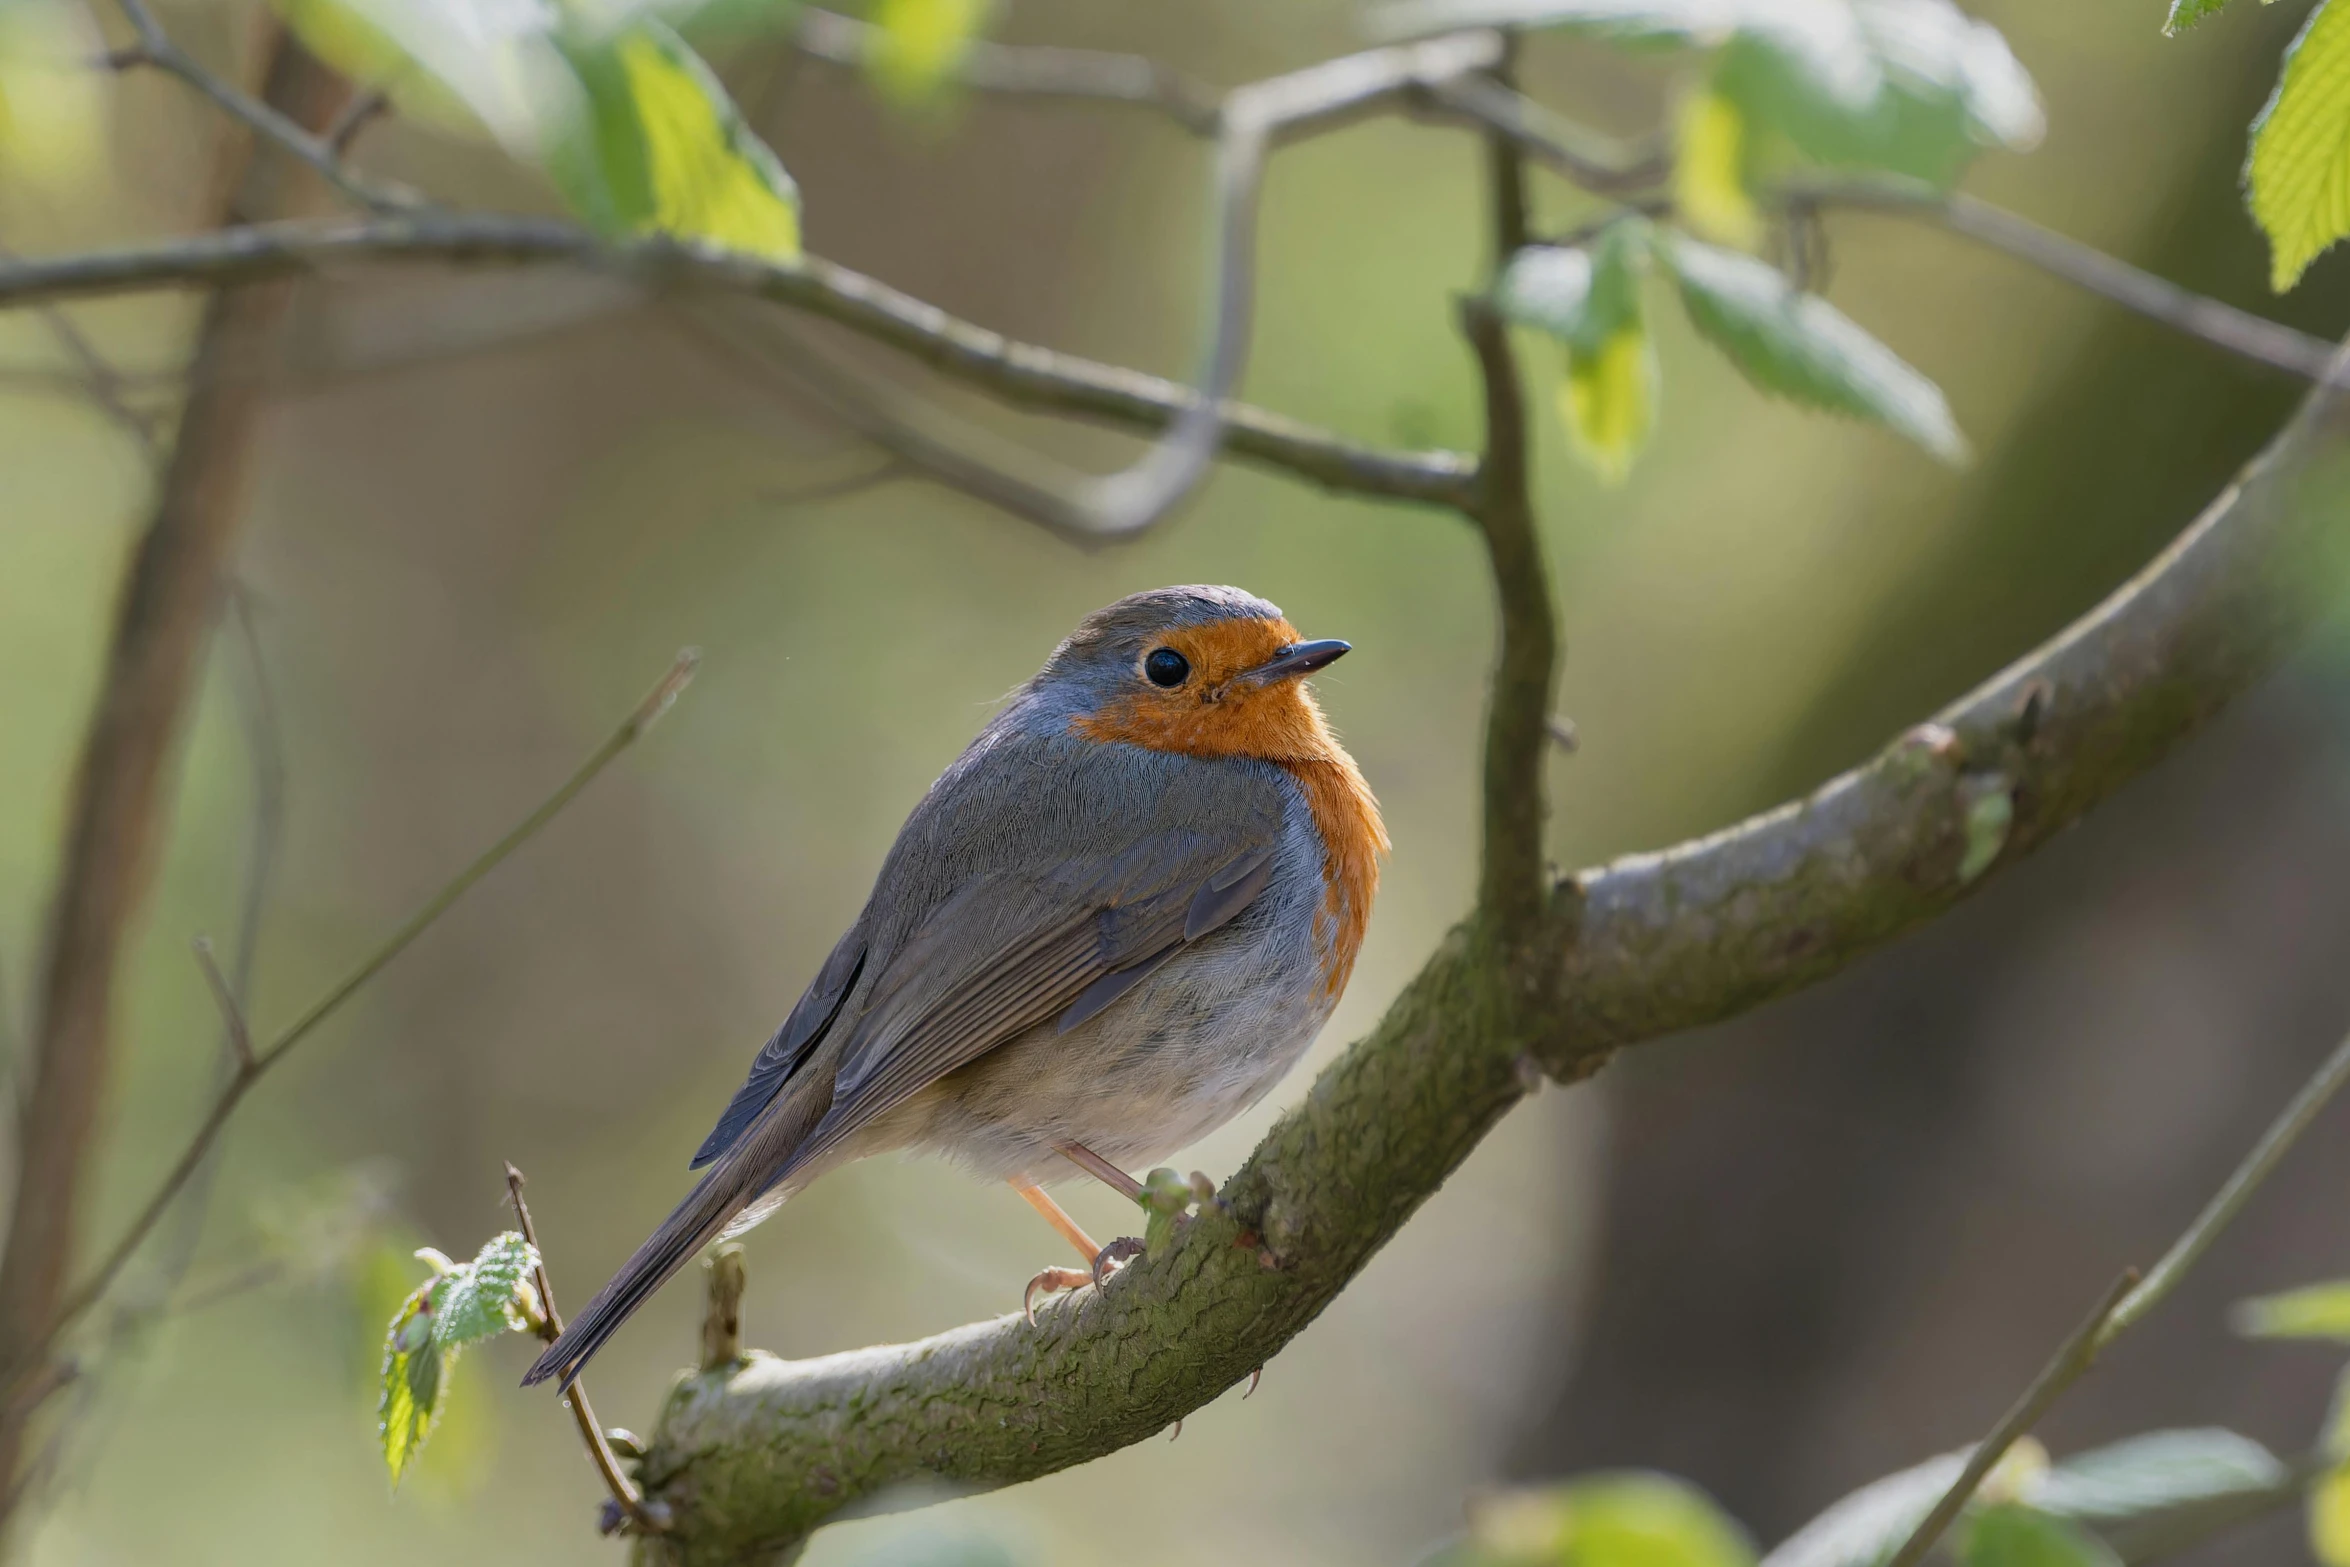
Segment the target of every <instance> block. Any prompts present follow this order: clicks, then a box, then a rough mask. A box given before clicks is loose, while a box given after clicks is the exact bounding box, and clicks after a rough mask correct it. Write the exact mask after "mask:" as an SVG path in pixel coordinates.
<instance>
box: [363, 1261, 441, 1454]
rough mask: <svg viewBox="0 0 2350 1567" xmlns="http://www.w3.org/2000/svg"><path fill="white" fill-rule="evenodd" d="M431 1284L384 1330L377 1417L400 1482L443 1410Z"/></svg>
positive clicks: (404, 1304) (378, 1431) (379, 1432)
mask: <svg viewBox="0 0 2350 1567" xmlns="http://www.w3.org/2000/svg"><path fill="white" fill-rule="evenodd" d="M431 1289H432V1285H431V1284H429V1283H428V1284H426V1285H425V1286H424V1287H423V1288H421V1289H419V1290H417V1291H416V1292H415V1293H414V1294H412V1295H410V1296H409V1297H408V1298H407V1300H405V1301H404V1302H402V1303H401V1307H400V1310H399V1313H398V1314H397V1315H395V1316H394V1317H393V1318H392V1321H391V1326H390V1327H389V1328H388V1329H386V1330H385V1333H384V1356H383V1370H382V1372H381V1374H380V1376H379V1378H378V1380H379V1382H380V1384H381V1389H382V1391H381V1394H380V1396H379V1397H378V1399H377V1401H376V1407H375V1419H376V1434H377V1436H379V1437H380V1438H381V1439H382V1441H383V1450H384V1463H385V1465H386V1467H388V1468H389V1469H390V1470H391V1472H392V1484H394V1485H398V1484H399V1483H400V1476H401V1475H403V1474H405V1473H406V1472H407V1470H408V1464H409V1461H410V1460H411V1459H413V1458H415V1456H416V1454H417V1450H418V1449H420V1448H422V1447H423V1446H424V1439H425V1437H427V1436H428V1435H430V1434H431V1432H432V1424H433V1418H434V1417H435V1416H436V1415H437V1414H438V1413H439V1412H440V1411H439V1398H440V1382H441V1376H440V1372H441V1363H440V1355H441V1351H440V1345H439V1344H438V1343H437V1342H436V1341H435V1340H434V1338H433V1334H432V1326H431V1317H430V1313H429V1308H428V1307H427V1305H426V1296H427V1295H428V1294H429V1292H430V1291H431ZM419 1329H422V1331H418V1330H419ZM420 1392H421V1395H422V1396H419V1394H420Z"/></svg>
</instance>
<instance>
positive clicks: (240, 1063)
mask: <svg viewBox="0 0 2350 1567" xmlns="http://www.w3.org/2000/svg"><path fill="white" fill-rule="evenodd" d="M189 945H190V948H191V950H193V951H194V952H195V954H196V966H197V967H198V968H200V969H202V970H203V971H204V983H205V984H206V985H208V986H209V987H211V990H212V1004H213V1005H214V1006H217V1007H218V1008H220V1021H221V1026H222V1027H224V1028H226V1029H227V1030H228V1037H229V1045H230V1048H231V1049H232V1050H233V1051H234V1052H235V1055H236V1062H237V1066H236V1070H237V1075H238V1076H240V1077H241V1076H244V1075H245V1074H247V1073H249V1072H251V1071H252V1070H253V1032H252V1030H251V1029H250V1028H249V1027H247V1026H246V1023H245V1009H244V1008H243V1007H241V1006H239V1005H238V1004H237V998H236V994H235V992H233V991H232V990H230V989H229V983H228V977H227V976H226V975H224V974H222V973H221V972H220V965H219V964H218V963H215V962H214V961H213V960H212V943H211V942H210V941H208V940H206V939H205V938H204V937H202V936H198V937H197V938H196V939H195V940H194V941H193V942H191V943H190V944H189Z"/></svg>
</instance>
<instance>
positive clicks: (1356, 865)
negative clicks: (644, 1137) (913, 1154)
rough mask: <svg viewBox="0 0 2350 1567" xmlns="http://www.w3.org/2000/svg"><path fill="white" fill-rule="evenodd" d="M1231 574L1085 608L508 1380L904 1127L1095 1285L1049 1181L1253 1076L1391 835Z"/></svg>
mask: <svg viewBox="0 0 2350 1567" xmlns="http://www.w3.org/2000/svg"><path fill="white" fill-rule="evenodd" d="M1346 651H1347V644H1346V643H1344V642H1308V641H1306V640H1304V639H1303V638H1301V637H1300V636H1299V635H1298V633H1297V631H1296V628H1294V627H1293V626H1291V625H1290V623H1289V622H1288V621H1287V620H1286V619H1284V618H1283V617H1282V614H1281V611H1280V610H1278V609H1276V608H1274V607H1273V606H1272V605H1271V604H1268V603H1266V602H1265V601H1264V600H1263V599H1260V598H1257V597H1254V596H1253V595H1251V594H1247V593H1243V592H1241V591H1240V590H1239V589H1237V588H1221V587H1182V588H1160V589H1157V590H1156V591H1153V592H1149V593H1137V594H1135V595H1134V596H1133V597H1131V598H1124V599H1120V600H1119V601H1118V602H1117V603H1115V604H1112V605H1110V606H1109V607H1108V608H1107V609H1104V610H1101V611H1098V612H1097V613H1095V614H1093V615H1089V616H1088V617H1086V619H1085V621H1084V623H1083V624H1081V625H1080V626H1078V628H1077V629H1076V631H1074V632H1073V633H1071V634H1070V636H1069V638H1068V640H1067V641H1065V642H1063V643H1062V644H1061V645H1060V646H1059V647H1057V648H1055V649H1054V650H1053V654H1052V657H1051V658H1049V659H1047V660H1046V661H1045V666H1044V668H1043V669H1041V670H1039V671H1038V672H1037V674H1036V677H1035V678H1034V679H1032V680H1030V681H1029V682H1028V683H1027V684H1026V685H1024V686H1022V687H1021V688H1020V689H1019V690H1018V691H1016V692H1015V693H1014V694H1013V695H1012V696H1011V698H1010V699H1009V700H1008V701H1007V703H1006V704H1005V706H1004V707H1003V709H1002V710H1001V711H1000V712H999V713H998V714H997V715H996V717H995V719H994V721H993V722H991V723H989V724H988V726H987V727H986V728H985V729H984V730H982V731H981V732H980V734H979V738H978V739H976V740H974V741H972V742H971V744H970V747H969V748H968V749H966V750H965V751H964V752H963V754H962V755H961V756H960V757H959V758H957V759H956V761H955V763H954V765H953V766H951V767H949V768H948V769H947V770H946V772H945V774H944V775H942V776H941V777H940V778H939V780H938V782H936V783H935V784H933V785H931V787H930V792H929V793H928V794H926V795H925V796H924V797H923V799H922V803H921V804H920V805H918V806H916V807H915V808H914V814H913V815H912V816H910V817H908V818H907V820H906V825H905V826H904V827H903V828H902V829H900V830H899V833H898V838H897V842H896V843H895V844H894V845H893V846H892V847H891V849H890V852H889V857H888V858H887V859H886V860H884V861H883V862H882V867H881V874H880V876H879V878H878V879H877V880H876V881H875V883H874V887H873V895H872V897H871V898H870V899H869V900H868V901H867V902H866V904H865V908H864V912H863V913H861V914H859V915H858V916H857V921H856V923H855V924H854V925H852V926H850V927H849V932H848V934H847V935H845V936H843V937H842V938H841V939H840V944H839V945H838V946H836V947H834V948H833V949H832V955H831V956H830V957H829V958H827V959H825V961H824V966H823V967H822V968H821V969H820V970H818V972H817V974H816V978H815V981H814V983H812V984H810V985H809V986H808V989H807V992H806V994H804V995H802V996H801V997H800V1000H799V1003H798V1005H796V1006H794V1007H793V1008H792V1010H791V1015H790V1016H789V1017H787V1018H785V1019H784V1021H783V1026H782V1027H781V1028H779V1029H777V1030H776V1031H775V1035H774V1037H773V1038H771V1039H769V1040H768V1041H767V1043H766V1045H765V1046H764V1047H763V1048H762V1049H761V1050H760V1051H759V1054H758V1056H757V1057H756V1058H755V1059H754V1060H753V1061H752V1062H751V1070H750V1076H749V1078H748V1079H747V1080H746V1081H745V1082H744V1083H743V1086H742V1088H741V1089H740V1090H739V1091H738V1092H737V1093H736V1094H735V1096H734V1100H733V1102H732V1103H730V1104H729V1105H727V1107H726V1111H725V1113H724V1114H723V1115H721V1116H720V1117H719V1118H718V1125H717V1127H716V1129H715V1130H713V1131H712V1132H711V1133H710V1136H709V1137H708V1139H707V1140H706V1141H704V1142H703V1144H702V1146H701V1149H700V1151H699V1152H697V1153H696V1154H695V1155H694V1159H693V1166H694V1168H696V1169H701V1168H703V1167H705V1166H707V1167H708V1169H709V1173H708V1174H707V1175H705V1176H704V1177H703V1178H702V1181H701V1184H700V1185H698V1186H696V1187H695V1188H694V1190H693V1192H692V1193H691V1194H690V1195H688V1196H687V1197H686V1199H685V1201H683V1202H682V1203H680V1204H679V1205H678V1207H677V1211H676V1212H674V1213H672V1214H671V1215H670V1216H669V1217H668V1218H667V1219H666V1220H664V1221H662V1224H661V1227H660V1228H659V1229H657V1230H655V1231H654V1232H653V1235H652V1238H651V1239H649V1240H647V1241H646V1242H645V1243H644V1245H642V1246H640V1247H638V1248H637V1251H636V1255H634V1256H633V1257H631V1258H629V1260H628V1262H627V1264H626V1266H624V1267H622V1268H621V1270H620V1271H619V1273H618V1274H616V1275H615V1276H614V1277H613V1279H612V1281H611V1282H610V1283H608V1284H606V1285H605V1286H604V1287H603V1289H602V1290H601V1291H599V1292H598V1293H597V1295H596V1297H595V1299H594V1300H592V1301H590V1302H589V1303H588V1305H587V1307H586V1309H585V1310H583V1311H581V1312H580V1314H579V1315H578V1316H576V1317H574V1318H573V1319H572V1320H571V1325H570V1326H569V1327H568V1328H566V1329H565V1330H564V1332H563V1335H562V1337H560V1338H558V1339H557V1340H556V1341H555V1342H554V1343H553V1344H552V1345H550V1346H548V1348H547V1352H546V1353H545V1354H544V1355H542V1356H540V1357H539V1360H538V1363H537V1364H536V1365H534V1366H532V1367H531V1369H530V1374H529V1375H528V1376H526V1377H524V1378H523V1381H524V1382H525V1383H526V1384H528V1383H533V1382H540V1381H544V1380H545V1379H547V1378H549V1377H560V1378H562V1379H563V1380H564V1382H565V1383H569V1381H570V1380H571V1379H572V1378H573V1377H575V1376H577V1375H578V1374H579V1371H580V1368H581V1367H582V1366H584V1365H585V1364H586V1363H587V1360H588V1358H589V1357H590V1356H592V1355H593V1354H595V1352H596V1351H597V1349H599V1348H600V1347H601V1346H602V1345H603V1343H604V1341H605V1340H606V1339H608V1338H610V1337H611V1336H612V1334H613V1332H614V1331H615V1330H616V1329H617V1328H618V1327H619V1326H620V1325H621V1323H622V1322H624V1321H626V1320H627V1319H628V1316H629V1314H630V1313H631V1312H633V1311H635V1310H636V1308H637V1307H638V1306H639V1305H641V1304H643V1302H644V1301H645V1299H646V1297H648V1296H650V1295H651V1294H652V1292H653V1291H654V1290H656V1289H658V1288H659V1287H660V1286H661V1285H662V1283H663V1282H664V1281H666V1280H667V1279H668V1278H669V1276H670V1275H671V1274H673V1273H675V1272H676V1271H677V1270H678V1269H679V1268H680V1267H682V1266H683V1265H684V1264H685V1262H686V1260H687V1259H688V1258H690V1257H691V1256H693V1254H694V1253H695V1252H696V1251H698V1250H700V1249H701V1248H702V1247H703V1246H704V1245H706V1244H708V1243H709V1242H710V1241H712V1240H715V1239H718V1238H720V1237H722V1236H725V1235H731V1234H736V1233H739V1232H740V1231H742V1230H745V1229H748V1228H749V1227H750V1226H752V1225H754V1224H756V1223H758V1222H759V1220H760V1219H762V1218H764V1217H766V1216H767V1214H769V1213H771V1212H773V1211H774V1209H775V1208H776V1207H777V1206H778V1205H779V1204H781V1203H783V1202H785V1201H786V1200H788V1199H789V1198H790V1197H791V1196H792V1195H793V1194H794V1193H795V1192H798V1191H800V1190H801V1189H802V1188H804V1187H806V1186H807V1184H808V1183H809V1182H810V1181H813V1180H815V1179H816V1178H817V1177H818V1176H820V1175H822V1174H823V1173H824V1172H825V1171H827V1170H832V1169H836V1168H838V1167H839V1166H841V1165H844V1164H847V1163H849V1162H850V1161H851V1160H854V1159H862V1158H864V1157H866V1156H867V1155H869V1154H877V1153H882V1152H886V1151H888V1150H891V1149H923V1150H929V1151H934V1152H938V1153H943V1154H945V1155H947V1156H948V1157H949V1158H951V1159H953V1160H955V1161H956V1162H958V1163H960V1164H962V1165H964V1166H966V1167H967V1168H969V1169H970V1170H971V1171H973V1172H974V1173H976V1174H978V1175H981V1176H984V1177H988V1178H992V1179H997V1180H1004V1181H1008V1182H1010V1183H1011V1184H1012V1185H1013V1186H1014V1187H1015V1188H1017V1189H1018V1190H1019V1191H1020V1193H1021V1195H1022V1196H1023V1197H1025V1198H1027V1199H1028V1201H1029V1202H1030V1203H1031V1204H1033V1205H1034V1206H1035V1207H1036V1208H1037V1210H1038V1211H1039V1212H1041V1213H1043V1214H1044V1215H1045V1216H1046V1218H1048V1219H1050V1220H1051V1221H1053V1223H1054V1227H1055V1228H1056V1229H1058V1230H1059V1231H1060V1232H1061V1234H1062V1235H1063V1236H1064V1237H1066V1238H1067V1239H1068V1240H1069V1241H1070V1242H1071V1243H1072V1244H1074V1245H1075V1246H1076V1247H1077V1249H1078V1251H1079V1253H1080V1254H1081V1255H1082V1256H1083V1257H1084V1259H1085V1262H1086V1265H1087V1266H1086V1267H1085V1268H1084V1269H1083V1270H1078V1269H1047V1270H1046V1271H1045V1272H1044V1273H1042V1274H1039V1275H1038V1276H1037V1278H1036V1279H1035V1280H1034V1281H1032V1283H1031V1285H1030V1291H1029V1299H1030V1300H1031V1301H1033V1299H1034V1294H1035V1291H1036V1290H1037V1289H1038V1288H1040V1287H1052V1288H1063V1287H1076V1286H1078V1285H1080V1284H1083V1283H1088V1282H1091V1283H1098V1282H1100V1280H1101V1277H1102V1270H1103V1268H1104V1266H1105V1265H1106V1264H1108V1263H1110V1262H1112V1261H1114V1260H1117V1259H1119V1258H1121V1257H1123V1256H1129V1255H1132V1254H1133V1253H1134V1252H1135V1251H1136V1250H1138V1249H1139V1245H1138V1243H1135V1242H1131V1241H1122V1242H1117V1243H1114V1244H1113V1245H1112V1246H1111V1247H1108V1248H1102V1247H1097V1246H1095V1245H1094V1243H1093V1241H1092V1240H1091V1239H1090V1238H1088V1237H1087V1236H1086V1235H1085V1232H1084V1231H1083V1230H1081V1229H1079V1228H1078V1226H1077V1225H1076V1224H1075V1223H1074V1222H1073V1221H1071V1220H1070V1219H1069V1218H1068V1216H1067V1215H1065V1214H1063V1213H1062V1212H1061V1211H1060V1209H1059V1208H1058V1206H1056V1205H1055V1204H1054V1203H1053V1201H1052V1199H1051V1198H1050V1197H1048V1196H1046V1195H1045V1193H1044V1192H1043V1191H1042V1190H1041V1189H1040V1186H1039V1183H1040V1182H1043V1181H1047V1180H1052V1179H1057V1178H1060V1177H1062V1176H1064V1175H1067V1174H1070V1173H1073V1172H1074V1171H1075V1170H1078V1169H1082V1170H1084V1171H1086V1172H1088V1173H1090V1174H1092V1175H1094V1176H1096V1177H1098V1178H1100V1179H1102V1180H1105V1181H1107V1182H1109V1183H1110V1184H1112V1185H1113V1186H1116V1187H1117V1188H1118V1189H1119V1190H1121V1191H1123V1192H1125V1193H1126V1194H1127V1195H1128V1196H1130V1197H1132V1196H1136V1195H1138V1194H1139V1192H1140V1187H1139V1185H1138V1184H1137V1183H1136V1182H1135V1181H1134V1180H1133V1179H1132V1178H1131V1177H1129V1176H1128V1175H1126V1174H1125V1173H1124V1172H1125V1171H1126V1170H1128V1169H1131V1168H1135V1167H1140V1166H1147V1165H1149V1164H1152V1163H1155V1162H1156V1161H1158V1160H1160V1159H1163V1158H1164V1157H1165V1156H1167V1155H1168V1154H1170V1153H1172V1152H1174V1151H1175V1150H1176V1149H1178V1148H1181V1147H1183V1146H1185V1145H1186V1144H1188V1143H1191V1142H1194V1141H1196V1140H1197V1139H1199V1138H1200V1137H1202V1136H1204V1135H1206V1134H1207V1133H1208V1132H1210V1131H1213V1130H1214V1129H1215V1128H1217V1127H1219V1126H1222V1125H1223V1124H1224V1123H1225V1122H1226V1121H1229V1120H1231V1119H1232V1117H1234V1116H1235V1115H1238V1114H1239V1113H1240V1112H1241V1111H1242V1110H1244V1109H1246V1108H1247V1107H1248V1106H1250V1105H1252V1104H1254V1103H1255V1102H1256V1101H1257V1100H1259V1099H1260V1098H1262V1097H1264V1095H1265V1093H1266V1092H1267V1091H1268V1090H1270V1089H1271V1088H1272V1086H1273V1085H1274V1084H1275V1083H1276V1082H1278V1081H1279V1080H1280V1079H1281V1077H1282V1075H1283V1074H1284V1073H1286V1072H1287V1071H1288V1070H1289V1068H1290V1067H1291V1066H1292V1065H1293V1064H1295V1063H1296V1061H1297V1059H1298V1057H1299V1056H1300V1055H1302V1054H1303V1053H1304V1052H1305V1049H1306V1046H1307V1045H1308V1044H1310V1043H1311V1042H1312V1040H1313V1038H1314V1035H1315V1034H1316V1033H1317V1032H1319V1031H1320V1029H1321V1027H1322V1025H1323V1023H1324V1022H1326V1021H1327V1020H1328V1019H1329V1016H1330V1013H1331V1009H1332V1008H1333V1007H1335V1006H1336V1005H1337V1003H1338V998H1339V994H1340V992H1341V991H1343V990H1344V989H1345V987H1346V981H1347V976H1348V974H1349V973H1350V972H1351V971H1352V970H1353V968H1354V961H1355V953H1356V951H1357V950H1358V948H1359V947H1360V946H1361V944H1362V937H1363V926H1364V924H1365V922H1366V921H1367V920H1368V919H1369V917H1370V912H1371V899H1372V895H1373V893H1374V892H1375V891H1376V890H1377V887H1378V883H1379V856H1380V855H1381V854H1382V853H1384V852H1385V850H1386V848H1387V833H1386V830H1385V828H1384V827H1383V826H1382V825H1381V823H1380V820H1379V807H1378V802H1377V801H1375V800H1374V799H1373V798H1372V796H1371V791H1370V788H1369V786H1367V785H1366V784H1365V783H1364V782H1363V775H1362V773H1361V772H1360V771H1359V770H1358V769H1357V768H1356V766H1355V764H1354V759H1353V758H1352V757H1350V756H1348V755H1347V754H1346V752H1345V750H1344V749H1343V748H1341V747H1340V745H1339V743H1338V741H1337V738H1336V737H1335V736H1334V735H1332V734H1331V732H1330V726H1329V725H1328V724H1327V723H1325V722H1324V721H1323V718H1322V711H1321V709H1320V707H1318V706H1317V705H1316V704H1315V702H1314V698H1313V696H1312V695H1311V693H1309V692H1308V690H1307V689H1306V684H1305V679H1304V677H1305V676H1307V675H1310V674H1312V673H1313V672H1314V671H1315V670H1317V669H1320V668H1322V667H1323V666H1324V665H1326V664H1329V663H1330V662H1331V661H1332V660H1334V659H1336V658H1338V657H1339V656H1340V655H1341V654H1343V653H1345V652H1346Z"/></svg>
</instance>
